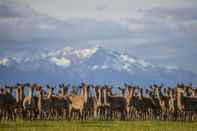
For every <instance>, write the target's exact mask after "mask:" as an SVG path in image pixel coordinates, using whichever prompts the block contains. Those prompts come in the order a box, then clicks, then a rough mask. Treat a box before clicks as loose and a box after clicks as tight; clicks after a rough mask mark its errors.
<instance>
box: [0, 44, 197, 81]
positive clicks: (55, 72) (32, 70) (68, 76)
mask: <svg viewBox="0 0 197 131" xmlns="http://www.w3.org/2000/svg"><path fill="white" fill-rule="evenodd" d="M0 74H1V75H0V83H6V82H13V81H18V80H24V81H35V82H41V83H48V82H50V83H52V82H59V81H68V82H75V83H76V82H80V81H83V80H86V81H89V82H98V83H103V84H104V83H118V84H122V83H125V82H136V83H138V84H144V85H147V84H150V83H153V82H164V83H168V84H173V83H176V82H180V81H183V82H194V81H195V80H197V75H196V74H194V73H192V72H189V71H185V70H183V69H179V68H178V67H172V66H166V65H161V66H158V65H154V64H152V63H150V62H147V61H145V60H142V59H139V58H137V57H131V56H129V55H128V54H125V53H120V52H117V51H114V50H111V49H105V48H102V47H96V48H87V49H73V48H69V47H67V48H62V49H56V50H52V51H44V52H42V53H32V52H23V53H21V52H19V53H16V54H13V55H10V56H8V57H4V58H0Z"/></svg>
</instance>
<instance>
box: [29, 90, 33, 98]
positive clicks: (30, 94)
mask: <svg viewBox="0 0 197 131" xmlns="http://www.w3.org/2000/svg"><path fill="white" fill-rule="evenodd" d="M29 97H30V99H32V97H33V89H32V88H31V87H30V88H29Z"/></svg>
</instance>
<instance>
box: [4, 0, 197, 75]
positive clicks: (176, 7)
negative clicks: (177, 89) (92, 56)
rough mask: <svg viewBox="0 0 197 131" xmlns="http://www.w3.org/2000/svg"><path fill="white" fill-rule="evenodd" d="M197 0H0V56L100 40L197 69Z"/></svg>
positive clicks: (166, 62) (156, 60)
mask: <svg viewBox="0 0 197 131" xmlns="http://www.w3.org/2000/svg"><path fill="white" fill-rule="evenodd" d="M196 12H197V1H196V0H173V1H172V0H136V1H134V0H83V1H79V0H55V1H54V0H0V31H1V32H0V57H4V56H6V55H7V54H9V53H14V52H17V51H22V50H27V51H28V50H31V51H32V50H33V51H37V50H39V51H42V50H43V49H54V48H61V47H66V46H71V47H74V48H87V47H94V46H97V45H101V46H103V47H106V48H113V49H114V50H120V51H124V52H126V53H128V54H131V55H134V56H137V57H140V58H144V59H147V60H149V61H151V62H153V63H156V64H162V65H171V66H178V67H181V68H184V69H187V70H190V71H193V72H196V73H197V68H196V67H197V61H196V56H197V51H196V49H197V37H196V36H197V13H196Z"/></svg>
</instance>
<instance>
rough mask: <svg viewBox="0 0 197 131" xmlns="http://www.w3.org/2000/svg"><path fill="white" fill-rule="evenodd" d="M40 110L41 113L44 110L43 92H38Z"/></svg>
mask: <svg viewBox="0 0 197 131" xmlns="http://www.w3.org/2000/svg"><path fill="white" fill-rule="evenodd" d="M38 109H39V111H40V112H41V110H42V92H41V91H39V92H38Z"/></svg>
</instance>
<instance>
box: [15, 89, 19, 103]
mask: <svg viewBox="0 0 197 131" xmlns="http://www.w3.org/2000/svg"><path fill="white" fill-rule="evenodd" d="M16 102H17V103H19V102H20V90H19V88H17V89H16Z"/></svg>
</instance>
